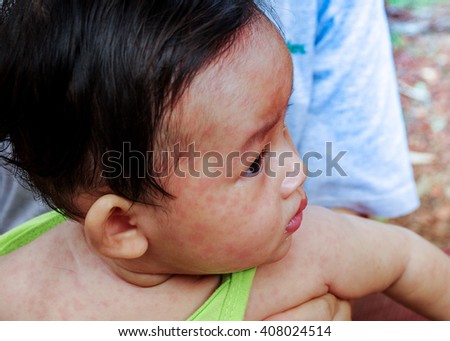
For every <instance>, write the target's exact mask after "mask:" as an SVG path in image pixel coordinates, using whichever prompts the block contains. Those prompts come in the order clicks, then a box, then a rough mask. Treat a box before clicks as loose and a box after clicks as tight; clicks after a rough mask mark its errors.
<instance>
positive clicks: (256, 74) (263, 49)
mask: <svg viewBox="0 0 450 341" xmlns="http://www.w3.org/2000/svg"><path fill="white" fill-rule="evenodd" d="M287 59H289V62H290V55H289V52H288V51H287V49H286V47H285V43H284V41H283V39H282V37H281V35H280V34H279V33H278V31H277V30H276V29H275V27H274V26H273V25H272V24H271V23H270V22H269V21H268V20H267V19H263V20H258V22H256V23H254V24H253V25H251V26H249V27H248V28H246V29H245V30H244V31H243V32H242V33H241V34H240V36H239V37H238V38H237V40H236V43H235V45H234V46H233V47H232V48H231V49H229V50H227V52H226V53H224V54H223V55H221V57H220V58H218V59H217V60H215V61H214V62H213V63H212V64H210V65H209V66H208V67H206V68H205V69H204V70H202V71H201V72H200V73H199V74H198V75H197V76H196V77H195V78H194V80H193V82H192V84H191V85H190V87H189V88H188V89H187V90H186V92H185V94H184V96H183V98H182V99H181V100H180V102H179V105H178V106H177V107H178V108H177V113H176V116H177V119H178V120H179V127H180V128H181V133H182V135H183V137H184V140H185V142H188V143H193V142H194V143H195V144H196V145H197V146H199V145H201V146H204V147H208V148H213V147H214V148H215V147H217V144H218V143H220V144H222V143H223V142H224V141H225V139H224V138H226V137H230V136H239V135H243V134H246V133H247V130H248V124H247V125H245V124H242V123H243V120H245V119H248V117H247V116H246V115H247V113H249V112H252V110H253V108H254V106H255V102H258V103H257V104H258V106H260V107H267V108H274V110H275V108H276V107H278V106H279V103H278V101H279V96H278V94H279V93H280V92H281V91H282V89H281V88H282V87H284V85H283V84H280V85H279V86H278V88H277V87H274V89H273V90H272V92H273V93H272V94H270V95H269V96H263V95H262V92H263V91H261V96H255V95H254V94H255V92H257V90H258V88H259V87H262V86H263V85H264V84H267V83H272V81H273V78H274V77H276V78H278V79H280V78H283V77H284V78H286V74H285V72H286V71H285V70H286V68H285V65H286V64H285V63H284V64H283V62H285V61H286V60H287ZM269 67H270V69H271V72H270V73H266V72H265V71H266V70H267V68H269ZM243 77H245V78H248V79H252V80H254V82H248V83H247V86H246V87H244V88H242V87H241V88H238V87H239V86H241V84H239V82H238V81H239V80H240V79H241V78H243ZM236 80H237V81H236ZM250 88H252V89H251V90H253V92H249V90H250ZM224 98H226V99H227V100H228V101H227V102H225V103H224V102H223V99H224ZM220 100H222V102H221V104H220V106H221V107H220V108H218V106H219V102H220ZM237 103H238V104H239V107H238V108H237V109H238V110H235V109H236V106H237V105H236V104H237ZM218 109H220V110H218ZM224 112H225V113H226V114H225V115H223V113H224ZM259 114H260V115H259V117H253V116H252V117H251V119H252V120H255V121H261V120H264V119H265V115H267V113H266V112H261V113H259ZM247 123H249V122H247ZM250 123H251V122H250Z"/></svg>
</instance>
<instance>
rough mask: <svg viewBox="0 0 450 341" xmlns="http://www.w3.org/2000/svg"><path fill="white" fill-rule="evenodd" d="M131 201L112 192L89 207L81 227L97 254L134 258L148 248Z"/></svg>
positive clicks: (117, 257)
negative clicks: (131, 208)
mask: <svg viewBox="0 0 450 341" xmlns="http://www.w3.org/2000/svg"><path fill="white" fill-rule="evenodd" d="M131 206H132V202H131V201H130V200H127V199H125V198H123V197H120V196H118V195H114V194H107V195H104V196H101V197H100V198H98V199H97V200H96V201H95V202H94V204H93V205H92V206H91V208H90V209H89V211H88V213H87V215H86V219H85V223H84V231H85V235H86V238H87V239H88V241H89V243H90V245H91V246H92V247H93V248H94V249H95V251H96V252H98V253H99V254H101V255H103V256H105V257H108V258H115V259H134V258H139V257H140V256H142V255H143V254H144V253H145V252H146V251H147V248H148V240H147V237H146V236H145V235H144V233H143V232H142V231H141V230H140V229H139V228H138V226H137V224H136V220H137V219H136V217H135V216H134V214H135V213H134V212H133V210H130V207H131Z"/></svg>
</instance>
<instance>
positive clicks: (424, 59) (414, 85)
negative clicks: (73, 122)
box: [386, 0, 450, 247]
mask: <svg viewBox="0 0 450 341" xmlns="http://www.w3.org/2000/svg"><path fill="white" fill-rule="evenodd" d="M386 11H387V14H388V18H389V25H390V30H391V36H392V44H393V49H394V59H395V64H396V70H397V77H398V83H399V89H400V94H401V101H402V107H403V114H404V118H405V123H406V128H407V133H408V140H409V147H410V151H411V160H412V163H413V167H414V173H415V179H416V183H417V190H418V193H419V195H420V199H421V207H420V208H419V209H418V210H417V211H415V212H414V213H412V214H410V215H408V216H405V217H402V218H399V219H394V220H389V221H388V222H393V223H396V224H400V225H403V226H408V227H410V228H411V229H413V230H415V231H416V232H418V233H419V234H421V235H422V236H424V237H425V238H426V239H428V240H430V241H432V242H434V243H435V244H437V245H439V246H441V247H442V246H450V125H449V121H450V0H387V1H386ZM386 147H387V148H388V146H386Z"/></svg>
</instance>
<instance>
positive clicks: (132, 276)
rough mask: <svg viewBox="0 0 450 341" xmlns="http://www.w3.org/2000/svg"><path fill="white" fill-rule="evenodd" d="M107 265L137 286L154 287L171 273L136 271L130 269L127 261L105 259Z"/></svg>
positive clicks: (169, 276)
mask: <svg viewBox="0 0 450 341" xmlns="http://www.w3.org/2000/svg"><path fill="white" fill-rule="evenodd" d="M105 263H106V264H107V265H108V267H109V268H110V269H111V270H112V271H113V272H114V273H115V274H116V275H117V276H118V277H119V278H120V279H122V280H124V281H126V282H128V283H130V284H134V285H137V286H139V287H154V286H157V285H159V284H162V283H164V282H165V281H167V280H168V279H169V278H171V277H172V275H166V274H151V273H143V272H137V271H133V270H131V269H130V267H129V266H128V263H127V261H120V260H113V259H106V260H105Z"/></svg>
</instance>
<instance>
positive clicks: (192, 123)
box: [150, 23, 306, 274]
mask: <svg viewBox="0 0 450 341" xmlns="http://www.w3.org/2000/svg"><path fill="white" fill-rule="evenodd" d="M247 31H248V30H247ZM239 44H240V46H239V48H237V49H232V51H231V52H229V54H227V55H225V56H224V57H222V58H221V59H220V61H219V62H217V63H214V64H213V65H211V66H209V67H207V68H206V69H205V70H204V71H203V72H201V73H200V74H199V75H198V76H197V77H196V78H195V79H194V81H193V83H192V84H191V86H190V87H189V89H188V91H187V93H186V94H185V95H184V97H183V99H182V101H181V103H180V108H182V109H180V110H178V111H176V112H175V113H174V115H179V119H180V120H181V122H180V124H179V127H181V129H182V130H183V133H184V132H185V133H186V134H185V136H188V137H189V138H188V141H187V142H188V144H189V143H191V145H190V146H189V147H188V146H186V144H183V147H181V151H182V152H187V151H189V150H190V152H191V157H190V158H182V159H180V162H179V166H178V168H177V171H176V172H175V174H174V175H173V176H171V178H170V179H169V181H168V183H167V185H166V186H167V190H168V192H169V193H171V194H173V195H175V197H176V199H173V200H168V202H167V205H168V210H167V211H165V212H160V213H158V214H160V216H158V219H159V221H160V226H161V228H160V229H159V231H158V233H157V235H153V237H152V238H153V239H152V240H151V241H150V243H151V251H150V252H151V253H152V255H153V256H158V257H159V258H160V259H163V260H164V263H165V266H166V268H167V271H170V272H171V273H177V272H178V273H185V274H189V273H197V274H208V273H223V272H230V271H236V270H242V269H246V268H250V267H254V266H257V265H260V264H263V263H268V262H273V261H276V260H278V259H280V258H282V257H283V256H284V255H285V254H286V252H287V250H288V249H289V246H290V242H291V241H290V236H291V235H292V233H294V232H295V231H296V229H297V228H298V227H299V226H300V223H301V211H302V210H303V209H304V208H305V206H306V196H305V193H304V191H303V189H302V188H301V185H302V183H303V182H304V180H305V176H304V174H303V169H302V167H301V162H300V159H299V157H298V154H297V152H296V150H295V147H294V145H293V143H292V141H291V139H290V136H289V133H288V131H287V128H286V127H285V126H284V118H285V113H286V108H287V105H288V100H289V97H290V94H291V90H292V64H291V59H290V55H289V52H288V50H287V48H286V46H285V44H284V42H283V40H282V38H281V37H280V36H279V34H278V32H276V30H275V29H274V28H273V27H269V25H268V24H267V23H260V24H258V25H257V28H256V29H252V32H251V34H249V35H245V36H244V37H241V38H239ZM152 212H154V211H152ZM169 269H170V270H169Z"/></svg>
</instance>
